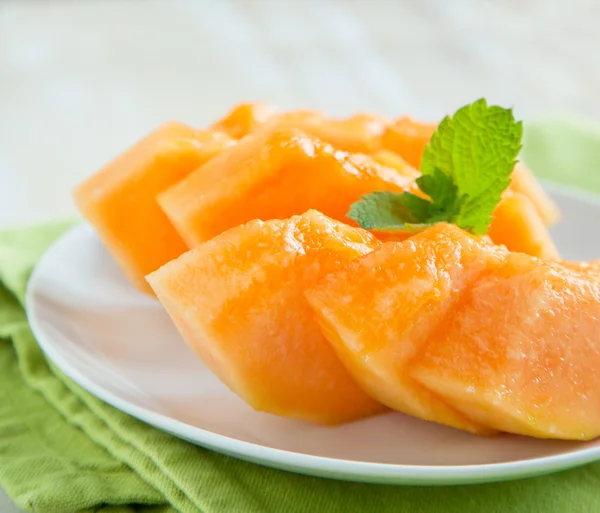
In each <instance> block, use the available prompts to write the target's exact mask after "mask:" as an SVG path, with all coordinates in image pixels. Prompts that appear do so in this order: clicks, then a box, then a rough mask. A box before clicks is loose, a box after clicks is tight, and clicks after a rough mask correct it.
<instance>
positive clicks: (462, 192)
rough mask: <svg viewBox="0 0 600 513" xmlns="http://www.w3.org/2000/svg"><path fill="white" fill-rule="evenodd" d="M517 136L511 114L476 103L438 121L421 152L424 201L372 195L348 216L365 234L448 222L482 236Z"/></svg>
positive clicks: (412, 196) (509, 165) (517, 145)
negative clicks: (381, 229) (371, 230)
mask: <svg viewBox="0 0 600 513" xmlns="http://www.w3.org/2000/svg"><path fill="white" fill-rule="evenodd" d="M522 135H523V126H522V123H521V122H516V121H515V119H514V117H513V114H512V111H511V110H509V109H503V108H501V107H497V106H491V107H488V105H487V103H486V101H485V100H484V99H481V100H477V101H476V102H474V103H472V104H470V105H467V106H465V107H463V108H461V109H459V110H458V111H457V112H456V113H455V114H454V115H453V116H452V117H446V118H444V119H443V120H442V122H441V123H440V125H439V126H438V128H437V130H436V131H435V133H434V134H433V136H432V138H431V141H430V143H429V144H428V145H427V146H426V148H425V151H424V153H423V158H422V163H421V172H422V173H423V175H422V176H421V177H420V178H418V179H417V185H418V187H419V189H420V190H421V191H422V192H423V193H424V194H426V195H427V196H428V197H429V199H425V198H421V197H419V196H418V195H415V194H412V193H409V192H405V193H392V192H383V193H382V192H377V193H372V194H369V195H367V196H363V198H362V199H361V200H360V201H359V202H357V203H355V204H353V205H352V207H351V208H350V212H349V213H348V216H349V217H350V218H351V219H354V220H356V221H357V222H358V223H359V224H360V226H362V227H363V228H367V229H373V228H384V229H385V228H387V229H403V228H405V227H407V226H409V225H410V226H411V227H414V225H415V224H419V225H422V226H428V225H431V224H435V223H438V222H449V223H454V224H456V225H458V226H459V227H461V228H463V229H465V230H468V231H470V232H472V233H475V234H484V233H486V232H487V230H488V229H489V224H490V222H491V219H492V213H493V211H494V209H495V208H496V205H497V204H498V203H499V202H500V199H501V196H502V192H503V191H504V190H505V189H506V187H508V185H509V183H510V175H511V173H512V171H513V169H514V166H515V164H516V162H517V160H516V158H517V155H518V154H519V151H520V149H521V137H522Z"/></svg>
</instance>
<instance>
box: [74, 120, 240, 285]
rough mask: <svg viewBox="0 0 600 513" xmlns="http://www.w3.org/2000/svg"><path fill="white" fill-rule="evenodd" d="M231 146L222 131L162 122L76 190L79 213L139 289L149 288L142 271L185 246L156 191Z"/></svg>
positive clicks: (150, 268) (165, 259)
mask: <svg viewBox="0 0 600 513" xmlns="http://www.w3.org/2000/svg"><path fill="white" fill-rule="evenodd" d="M232 144H234V141H233V140H232V139H231V138H230V137H228V136H227V135H226V134H223V133H218V132H212V131H204V130H194V129H192V128H190V127H188V126H186V125H184V124H181V123H175V122H173V123H167V124H165V125H162V126H161V127H159V128H158V129H157V130H155V131H153V132H152V133H150V134H149V135H147V136H146V137H144V138H143V139H142V140H141V141H139V142H138V143H137V144H135V145H134V146H132V147H131V148H130V149H128V150H127V151H126V152H125V153H123V154H121V155H120V156H119V157H117V158H116V159H115V160H113V161H112V162H111V163H110V164H108V165H106V166H105V167H104V168H102V169H101V170H100V171H98V172H97V173H96V174H94V175H93V176H91V177H90V178H88V179H87V180H86V181H85V182H83V183H82V184H80V185H79V186H78V187H77V188H76V189H75V191H74V198H75V202H76V204H77V207H78V208H79V210H80V212H81V213H82V214H83V216H84V217H86V218H87V219H88V220H89V222H90V223H91V224H92V225H93V226H94V228H95V229H96V232H97V233H98V235H99V236H100V238H101V239H102V241H103V242H104V245H105V246H106V247H107V249H108V250H109V251H110V252H111V253H112V254H113V256H114V257H115V259H116V260H117V262H118V263H119V264H120V266H121V268H122V269H123V271H124V272H125V274H126V275H127V276H128V277H129V278H130V280H131V281H132V282H133V284H134V285H135V286H136V287H137V288H139V289H140V290H141V291H143V292H148V293H149V292H151V290H150V287H149V286H148V283H147V282H146V280H145V276H146V274H148V273H150V272H152V271H154V270H156V269H158V268H159V267H160V266H161V265H162V264H164V263H166V262H168V261H169V260H172V259H173V258H176V257H178V256H179V255H180V254H181V253H183V252H184V251H187V249H188V247H187V245H186V244H185V242H184V241H183V240H182V239H181V237H180V236H179V234H178V233H177V231H176V230H175V228H174V227H173V226H172V224H171V222H170V221H169V220H168V218H167V216H166V215H165V214H164V212H163V211H162V210H161V208H160V207H159V205H158V203H157V201H156V195H157V194H158V193H160V192H162V191H164V190H165V189H167V188H168V187H169V186H171V185H173V184H174V183H176V182H177V181H179V180H181V179H182V178H184V177H185V176H186V175H188V174H189V173H191V172H192V171H193V170H194V169H196V168H197V167H198V166H200V165H202V164H204V163H205V162H207V161H208V160H210V159H211V158H212V157H213V156H214V155H216V154H217V153H219V152H221V151H222V150H223V149H225V148H228V147H230V146H231V145H232Z"/></svg>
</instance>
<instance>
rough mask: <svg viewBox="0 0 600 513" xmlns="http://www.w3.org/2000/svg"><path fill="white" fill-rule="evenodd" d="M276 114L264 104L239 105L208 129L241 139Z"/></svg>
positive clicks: (270, 107)
mask: <svg viewBox="0 0 600 513" xmlns="http://www.w3.org/2000/svg"><path fill="white" fill-rule="evenodd" d="M276 112H278V111H277V109H276V108H275V107H273V106H271V105H268V104H266V103H259V102H256V103H240V104H239V105H237V106H235V107H234V108H233V109H231V111H229V112H228V113H227V114H226V115H225V116H224V117H223V118H221V119H219V120H218V121H216V122H215V123H213V125H212V126H211V127H210V128H211V130H215V131H217V132H225V133H226V134H228V135H229V136H231V137H233V138H234V139H241V138H242V137H245V136H246V135H248V134H249V133H250V132H253V131H254V130H256V128H257V127H260V126H263V125H264V124H265V123H266V122H267V121H268V120H269V119H270V118H271V117H272V116H273V115H274V114H275V113H276Z"/></svg>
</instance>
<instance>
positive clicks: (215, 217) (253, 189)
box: [158, 127, 413, 246]
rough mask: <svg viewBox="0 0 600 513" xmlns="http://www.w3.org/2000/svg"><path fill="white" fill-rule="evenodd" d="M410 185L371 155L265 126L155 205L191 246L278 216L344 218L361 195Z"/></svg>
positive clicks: (164, 195) (410, 181) (185, 180)
mask: <svg viewBox="0 0 600 513" xmlns="http://www.w3.org/2000/svg"><path fill="white" fill-rule="evenodd" d="M412 183H413V180H412V179H411V178H410V177H406V176H402V175H400V174H399V173H398V172H397V171H396V170H394V169H391V168H387V167H384V166H381V165H379V164H377V163H376V162H374V161H373V160H372V159H370V158H368V157H364V156H360V157H353V156H351V155H350V154H348V153H345V152H341V151H336V150H335V149H334V148H333V147H332V146H331V145H328V144H325V143H323V142H322V141H320V140H318V139H315V138H313V137H309V136H307V135H306V134H304V133H303V132H300V131H298V130H292V129H279V128H277V127H267V128H265V130H263V131H261V132H258V133H256V134H255V135H252V136H248V137H245V138H244V139H242V140H241V141H240V142H239V143H238V144H237V145H236V146H235V147H233V148H231V149H230V150H229V151H227V152H224V153H222V154H221V155H219V156H217V157H215V158H214V159H212V160H211V161H210V162H208V163H207V164H206V165H205V166H203V167H201V168H199V169H198V170H196V171H194V172H193V173H192V174H190V175H189V176H188V177H187V178H186V179H184V180H182V181H181V182H180V183H178V184H176V185H175V186H173V187H172V188H170V189H169V190H167V191H165V192H164V193H162V194H161V195H160V196H159V198H158V200H159V203H160V205H161V207H162V208H163V210H164V212H165V213H166V214H167V215H168V217H169V218H170V219H171V221H172V222H173V224H174V225H175V226H176V228H177V230H178V231H179V233H180V234H181V236H182V238H183V239H184V240H185V241H186V242H187V243H188V244H189V245H190V246H196V245H198V244H200V243H202V242H205V241H207V240H209V239H211V238H212V237H214V236H216V235H218V234H219V233H222V232H223V231H225V230H227V229H229V228H232V227H234V226H237V225H239V224H242V223H245V222H248V221H250V220H251V219H263V220H266V219H282V218H286V217H289V216H291V215H294V214H300V213H302V212H304V211H306V210H308V209H310V208H314V209H317V210H319V211H321V212H323V213H324V214H326V215H328V216H330V217H333V218H334V219H338V220H345V219H346V213H347V212H348V210H349V207H350V205H351V204H352V203H353V202H354V201H357V200H358V199H359V198H360V197H361V196H362V195H363V194H367V193H369V192H372V191H375V190H384V189H391V190H397V191H402V190H404V188H406V187H409V186H410V185H411V184H412Z"/></svg>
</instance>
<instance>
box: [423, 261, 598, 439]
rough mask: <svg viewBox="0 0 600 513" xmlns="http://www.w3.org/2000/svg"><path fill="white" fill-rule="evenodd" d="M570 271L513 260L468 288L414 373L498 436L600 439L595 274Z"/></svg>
mask: <svg viewBox="0 0 600 513" xmlns="http://www.w3.org/2000/svg"><path fill="white" fill-rule="evenodd" d="M568 266H569V267H570V268H567V267H565V266H563V265H561V264H558V263H546V262H543V261H541V260H538V259H535V258H531V257H529V256H527V255H524V254H519V253H511V254H509V255H508V257H507V259H506V261H505V263H504V264H503V265H502V266H501V267H499V268H498V269H495V270H493V271H491V272H489V273H487V274H485V275H484V276H482V277H481V278H480V279H479V280H478V281H477V282H475V283H474V284H473V286H472V288H471V289H470V290H469V291H467V293H466V294H465V296H464V298H463V300H462V301H461V304H460V305H459V307H458V308H457V309H456V310H455V312H454V314H453V315H452V316H451V317H450V318H449V319H448V323H447V324H445V325H444V326H443V327H440V329H438V330H437V332H436V334H435V336H434V337H432V339H431V342H430V343H428V344H427V345H426V346H425V347H424V348H423V351H422V352H421V354H420V355H419V357H418V358H417V359H415V361H414V362H413V367H412V369H411V375H412V376H413V377H414V378H415V379H417V380H418V381H419V382H420V383H421V384H422V385H423V386H425V387H427V388H428V389H430V390H432V391H433V392H435V393H436V394H438V395H439V396H441V397H443V398H445V399H446V400H447V401H448V402H449V403H451V404H453V405H455V406H456V407H457V408H459V409H460V410H461V411H462V412H463V413H465V414H466V415H468V416H470V417H471V418H473V419H475V420H477V421H479V422H481V423H483V424H486V425H489V426H491V427H493V428H496V429H499V430H502V431H507V432H510V433H515V434H520V435H530V436H535V437H541V438H564V439H574V440H589V439H592V438H595V437H597V436H599V435H600V374H599V373H598V369H599V368H600V335H599V331H598V319H600V275H599V274H598V267H597V266H585V265H578V264H568Z"/></svg>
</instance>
